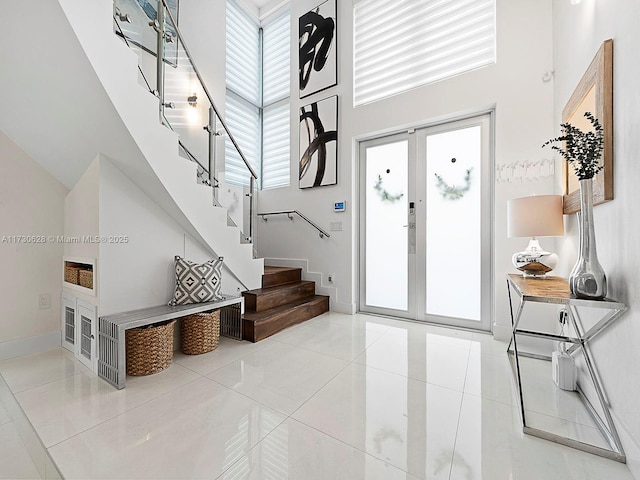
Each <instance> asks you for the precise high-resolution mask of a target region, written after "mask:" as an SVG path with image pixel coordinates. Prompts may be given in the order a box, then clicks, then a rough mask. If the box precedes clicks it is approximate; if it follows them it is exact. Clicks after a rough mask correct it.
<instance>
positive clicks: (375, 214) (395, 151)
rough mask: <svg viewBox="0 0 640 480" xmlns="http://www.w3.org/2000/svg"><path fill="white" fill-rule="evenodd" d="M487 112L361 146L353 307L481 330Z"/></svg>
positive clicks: (488, 179) (487, 305) (487, 310)
mask: <svg viewBox="0 0 640 480" xmlns="http://www.w3.org/2000/svg"><path fill="white" fill-rule="evenodd" d="M490 129H491V116H490V114H486V115H482V116H478V117H473V118H468V119H465V120H459V121H455V122H450V123H445V124H440V125H436V126H432V127H426V128H421V129H416V130H410V131H408V132H406V133H401V134H396V135H390V136H385V137H381V138H377V139H373V140H368V141H365V142H361V143H360V152H359V153H360V282H359V285H360V289H359V310H360V311H362V312H369V313H378V314H383V315H390V316H396V317H402V318H407V319H412V320H420V321H427V322H434V323H443V324H448V325H453V326H460V327H467V328H474V329H482V330H489V329H490V325H491V304H492V283H493V282H492V218H491V203H492V193H493V192H492V188H493V187H492V185H493V182H492V176H491V171H492V160H491V131H490Z"/></svg>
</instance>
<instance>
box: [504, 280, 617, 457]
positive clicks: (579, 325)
mask: <svg viewBox="0 0 640 480" xmlns="http://www.w3.org/2000/svg"><path fill="white" fill-rule="evenodd" d="M507 289H508V293H509V309H510V313H511V326H512V336H511V342H510V343H509V347H508V348H507V352H508V354H509V359H510V363H511V367H512V372H513V375H514V381H515V386H516V393H517V397H518V401H519V403H520V405H519V406H520V413H521V419H522V426H523V431H524V433H527V434H529V435H534V436H536V437H540V438H544V439H546V440H551V441H553V442H557V443H560V444H563V445H567V446H570V447H573V448H577V449H580V450H584V451H587V452H590V453H594V454H596V455H601V456H603V457H607V458H610V459H613V460H617V461H619V462H623V463H625V462H626V457H625V454H624V450H623V448H622V444H621V442H620V438H619V436H618V433H617V431H616V427H615V425H614V422H613V419H612V417H611V413H610V411H609V403H608V401H607V397H606V395H605V391H604V389H603V386H602V382H601V381H600V378H599V376H598V372H597V369H596V365H595V362H594V360H593V357H592V355H591V353H590V351H589V342H591V341H592V340H593V339H594V338H595V337H596V336H598V335H599V334H600V333H601V332H602V331H603V330H605V329H606V328H607V327H608V326H609V325H611V323H612V322H613V321H615V320H616V319H617V318H618V317H619V316H620V315H622V313H623V312H624V311H625V310H626V307H625V305H624V304H622V303H620V302H617V301H615V300H612V299H609V298H606V299H604V300H584V299H577V298H572V297H571V295H570V293H569V284H568V281H567V280H566V279H564V278H561V277H547V278H531V277H529V278H525V277H523V276H522V275H516V274H508V275H507ZM516 301H517V302H516ZM531 302H537V303H545V304H557V305H563V306H564V308H565V310H566V317H565V322H566V324H567V326H568V327H570V330H571V334H568V335H564V334H557V333H556V332H551V331H543V330H526V329H523V328H521V327H520V322H521V319H522V314H523V310H524V309H525V306H526V305H527V304H528V303H531ZM514 304H515V305H514ZM554 315H555V312H554ZM583 317H584V319H583ZM587 317H588V320H589V322H587V321H585V319H587ZM585 327H586V328H585ZM521 336H527V337H535V338H540V339H546V340H549V341H557V342H565V344H570V346H568V347H567V352H569V353H570V354H572V356H573V357H574V359H575V360H576V364H579V366H580V369H579V371H580V372H581V373H582V376H581V375H580V374H579V375H578V385H577V391H576V392H568V391H564V390H560V388H559V387H557V386H556V385H555V383H554V382H553V380H552V375H551V364H550V361H551V357H549V356H548V355H540V354H536V353H531V352H524V351H522V348H520V349H519V348H518V337H521ZM540 361H544V364H545V365H543V366H542V367H540V366H538V367H536V366H535V365H534V364H535V363H536V362H540ZM531 368H537V371H538V372H540V371H542V372H543V375H538V377H539V378H538V380H537V381H534V382H533V384H534V387H535V388H534V389H529V390H528V391H527V389H526V388H523V375H522V374H523V371H526V370H527V369H531ZM541 368H542V370H541ZM547 374H548V378H547ZM540 378H542V380H540ZM589 379H590V380H591V382H592V383H591V384H589V385H587V384H588V383H589V382H588V380H589ZM547 380H548V381H547ZM541 390H543V391H544V392H543V394H540V393H539V392H540V391H541ZM523 392H524V393H526V394H528V395H529V396H530V397H535V396H536V395H537V396H538V397H546V398H545V399H546V400H548V399H549V398H551V399H552V402H551V403H555V407H558V405H559V406H560V410H562V408H564V417H563V414H558V415H556V416H557V417H559V418H555V417H554V416H553V415H552V414H550V413H549V412H548V411H543V412H542V413H541V411H542V410H544V409H541V408H537V405H533V406H531V405H528V407H527V408H525V398H524V396H527V395H523ZM588 395H589V396H590V397H591V398H592V399H594V397H595V399H594V400H593V402H592V401H590V400H589V398H588ZM574 399H575V403H572V402H573V401H574ZM533 401H534V402H535V401H536V399H535V398H534V399H533ZM563 402H564V403H563ZM568 406H571V407H568ZM573 406H575V413H574V412H573V411H572V410H574V408H573ZM578 410H582V411H584V412H586V413H584V414H582V416H581V412H580V411H578ZM567 412H569V415H567ZM569 417H570V418H569ZM532 419H533V420H537V421H538V423H539V424H541V425H534V423H535V422H534V421H533V420H532ZM585 419H586V420H585ZM528 420H530V421H528ZM587 420H588V421H587ZM589 422H591V425H587V424H588V423H589ZM552 425H553V426H554V427H557V428H545V427H551V426H552ZM568 426H569V427H568ZM553 430H555V431H553ZM598 431H599V432H600V434H601V435H598V436H597V437H598V438H597V439H596V441H590V440H589V438H588V437H589V435H588V434H589V433H590V432H596V433H597V432H598ZM568 432H571V433H572V434H575V435H568V434H567V433H568ZM585 432H586V433H585ZM581 435H583V436H585V438H581ZM593 438H594V437H593V435H591V439H593Z"/></svg>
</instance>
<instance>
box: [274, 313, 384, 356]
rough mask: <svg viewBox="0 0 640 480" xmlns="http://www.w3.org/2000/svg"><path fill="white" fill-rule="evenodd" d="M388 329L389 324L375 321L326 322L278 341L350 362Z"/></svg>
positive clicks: (318, 323) (314, 324) (297, 331)
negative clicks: (359, 322) (361, 322)
mask: <svg viewBox="0 0 640 480" xmlns="http://www.w3.org/2000/svg"><path fill="white" fill-rule="evenodd" d="M388 330H389V327H388V326H385V325H380V324H375V323H369V324H367V323H364V324H357V323H347V322H336V321H323V322H315V323H313V324H311V325H309V326H307V327H306V328H301V329H297V330H295V331H293V332H291V333H290V334H288V335H283V336H282V337H281V338H277V340H278V341H280V342H282V343H287V344H289V345H295V346H297V347H300V348H304V349H305V350H311V351H314V352H318V353H322V354H325V355H329V356H332V357H336V358H340V359H342V360H348V361H349V360H353V359H354V358H355V357H357V356H358V355H360V354H361V353H362V352H364V351H365V349H366V348H367V347H370V346H371V345H372V344H373V343H374V342H376V341H377V340H379V339H380V338H381V337H382V336H383V335H384V334H385V333H386V332H387V331H388ZM283 333H284V332H283Z"/></svg>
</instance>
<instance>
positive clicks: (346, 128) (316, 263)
mask: <svg viewBox="0 0 640 480" xmlns="http://www.w3.org/2000/svg"><path fill="white" fill-rule="evenodd" d="M316 4H317V2H316V1H314V0H304V1H296V2H291V22H292V33H293V38H292V50H291V58H292V59H294V60H293V62H292V63H293V65H292V74H291V85H292V109H291V119H292V122H291V126H292V128H291V138H292V148H291V157H292V158H291V173H292V175H291V186H290V187H289V188H283V189H277V190H269V191H263V192H261V194H260V196H259V210H260V211H270V210H277V209H289V208H296V209H298V210H301V211H302V212H303V213H304V214H305V215H307V216H309V217H310V218H311V219H312V220H313V221H315V222H317V223H318V224H319V225H320V226H322V227H323V228H325V229H328V228H329V223H330V222H335V221H342V223H343V231H342V232H332V236H331V238H330V239H320V238H318V235H317V234H316V233H314V231H313V230H311V229H310V228H309V227H308V226H307V225H304V224H302V223H301V222H300V221H294V222H289V221H288V220H286V219H280V220H276V219H275V218H274V219H271V220H269V222H268V223H266V224H265V223H263V222H260V221H258V225H259V230H258V233H259V244H258V250H259V253H260V255H261V256H265V257H284V258H308V259H309V265H310V268H311V269H312V270H314V271H320V272H323V273H324V274H325V278H326V274H327V273H334V274H335V278H336V281H335V283H334V285H335V286H336V287H337V288H338V302H337V304H333V305H332V309H336V310H341V311H352V310H353V309H354V308H355V302H356V301H357V297H356V282H357V269H358V266H357V265H358V259H357V249H356V241H357V230H356V225H357V218H358V215H357V205H358V203H357V196H356V192H357V188H356V179H357V157H356V151H357V150H356V139H362V138H367V137H371V136H373V135H375V134H376V133H380V132H389V131H395V130H399V129H400V128H402V127H407V126H420V125H426V124H430V123H433V122H434V121H437V120H439V119H443V118H451V117H453V116H455V115H457V114H460V113H465V112H472V111H479V110H482V109H486V108H489V107H493V106H495V112H496V116H495V118H496V131H495V143H496V150H495V161H496V163H510V162H518V161H522V160H530V161H536V160H541V159H543V158H545V155H546V156H547V157H546V158H549V154H548V152H543V151H542V150H541V149H540V145H541V144H542V142H543V141H544V140H546V139H547V138H549V137H550V136H551V135H552V134H553V127H552V120H553V101H552V95H553V91H552V89H553V87H552V84H551V83H543V82H542V80H541V77H542V75H543V73H544V72H546V71H548V70H552V68H553V67H552V35H551V0H543V1H541V0H522V1H518V2H513V1H509V0H497V29H498V32H497V35H498V40H497V48H498V50H497V55H498V61H497V63H496V64H495V65H493V66H490V67H487V68H483V69H480V70H477V71H474V72H470V73H467V74H464V75H460V76H457V77H455V78H451V79H448V80H444V81H441V82H438V83H435V84H432V85H428V86H424V87H421V88H417V89H415V90H412V91H410V92H407V93H404V94H401V95H397V96H395V97H392V98H389V99H385V100H381V101H378V102H375V103H372V104H370V105H365V106H361V107H358V108H353V106H352V105H353V97H352V78H353V71H352V60H353V57H352V47H353V42H352V37H353V32H352V25H353V15H352V2H338V19H337V24H338V52H339V61H338V86H337V87H334V88H332V89H330V90H327V91H324V92H321V93H319V94H316V95H314V96H311V97H308V98H307V99H305V100H303V101H301V100H299V99H298V91H297V61H295V59H296V58H297V45H298V43H297V38H296V37H297V29H298V27H297V22H298V17H299V16H300V15H301V14H302V13H304V12H305V11H307V10H309V9H310V8H312V7H313V6H315V5H316ZM335 94H337V95H339V122H338V131H339V140H338V141H339V152H338V156H339V158H338V162H339V167H338V168H339V172H338V185H337V186H332V187H323V188H318V189H312V190H304V191H302V190H299V189H298V182H297V172H298V168H297V157H298V145H297V143H298V142H297V140H295V139H296V138H298V121H297V118H298V108H299V107H300V106H302V105H305V104H307V103H309V102H310V101H313V100H317V99H322V98H325V97H328V96H331V95H335ZM553 189H554V184H553V180H548V181H541V182H530V183H520V184H512V185H509V184H498V185H496V191H495V302H496V308H495V316H496V322H497V323H498V324H499V325H503V326H506V325H508V324H509V320H508V317H507V315H508V310H507V299H506V291H505V281H504V276H505V273H506V272H508V271H514V270H513V267H512V266H511V262H510V258H511V254H512V252H514V251H518V250H521V249H522V248H524V243H523V242H525V239H510V240H508V239H507V238H506V201H507V199H509V198H512V197H518V196H524V195H527V194H529V193H552V192H553ZM338 200H347V211H346V212H345V213H333V211H332V206H333V202H334V201H338ZM543 243H544V242H543ZM546 245H547V244H545V246H546ZM549 247H551V245H549ZM505 331H508V330H507V329H503V330H502V332H503V333H504V332H505Z"/></svg>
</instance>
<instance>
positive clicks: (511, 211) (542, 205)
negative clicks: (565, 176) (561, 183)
mask: <svg viewBox="0 0 640 480" xmlns="http://www.w3.org/2000/svg"><path fill="white" fill-rule="evenodd" d="M507 233H508V235H509V237H559V236H562V235H564V221H563V217H562V195H535V196H531V197H522V198H514V199H513V200H509V201H508V202H507Z"/></svg>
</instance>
